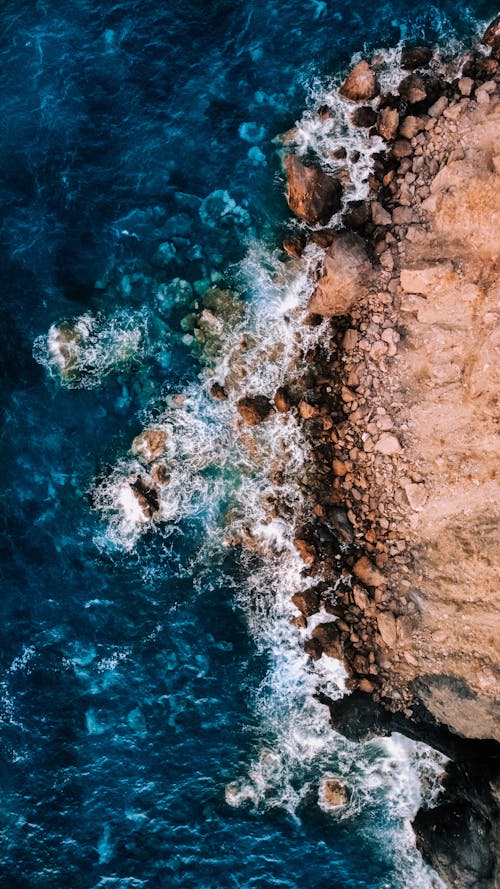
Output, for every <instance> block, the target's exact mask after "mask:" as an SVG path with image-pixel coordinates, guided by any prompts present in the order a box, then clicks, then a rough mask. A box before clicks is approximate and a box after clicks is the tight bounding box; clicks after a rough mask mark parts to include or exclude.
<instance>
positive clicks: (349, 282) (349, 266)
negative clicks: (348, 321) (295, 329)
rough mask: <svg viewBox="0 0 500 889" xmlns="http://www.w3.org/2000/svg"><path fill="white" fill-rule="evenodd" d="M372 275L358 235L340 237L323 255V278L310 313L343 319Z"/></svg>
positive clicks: (317, 288)
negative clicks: (340, 316) (336, 316)
mask: <svg viewBox="0 0 500 889" xmlns="http://www.w3.org/2000/svg"><path fill="white" fill-rule="evenodd" d="M371 271H372V266H371V263H370V261H369V259H368V255H367V253H366V249H365V245H364V243H363V241H362V239H361V238H360V237H359V235H356V234H353V233H352V232H347V233H345V234H341V235H339V237H338V238H336V240H335V241H334V242H333V244H332V245H331V247H329V249H328V250H327V252H326V253H325V258H324V265H323V275H322V277H321V278H320V280H319V281H318V286H317V287H316V290H315V291H314V293H313V295H312V297H311V299H310V302H309V307H308V308H309V311H310V312H313V313H314V314H317V315H327V316H332V315H345V314H346V313H347V312H348V311H349V309H351V308H352V307H353V306H354V304H355V303H356V301H357V299H358V297H359V294H360V292H362V290H363V289H364V288H366V284H367V280H368V279H369V278H370V275H371Z"/></svg>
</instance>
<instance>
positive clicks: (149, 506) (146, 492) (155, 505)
mask: <svg viewBox="0 0 500 889" xmlns="http://www.w3.org/2000/svg"><path fill="white" fill-rule="evenodd" d="M130 487H131V488H132V491H133V492H134V496H135V498H136V500H137V502H138V503H139V506H140V507H141V509H142V511H143V513H144V515H145V516H146V518H148V519H152V518H153V516H155V515H156V514H157V513H158V512H159V511H160V497H159V493H158V489H157V488H156V487H155V486H154V485H152V484H150V483H149V482H148V481H146V479H145V478H143V476H142V475H138V476H137V478H136V480H135V482H130Z"/></svg>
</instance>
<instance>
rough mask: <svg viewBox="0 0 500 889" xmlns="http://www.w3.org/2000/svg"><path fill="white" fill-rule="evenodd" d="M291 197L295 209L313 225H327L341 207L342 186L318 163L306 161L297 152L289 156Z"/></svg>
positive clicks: (291, 208)
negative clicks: (311, 163) (307, 162)
mask: <svg viewBox="0 0 500 889" xmlns="http://www.w3.org/2000/svg"><path fill="white" fill-rule="evenodd" d="M285 169H286V173H287V178H288V182H287V201H288V206H289V207H290V210H291V211H292V213H295V215H296V216H298V217H299V219H303V220H304V221H305V222H308V223H309V224H310V225H315V224H316V223H318V222H319V223H320V224H321V225H326V223H327V222H328V221H329V219H330V218H331V216H332V215H333V214H334V213H336V212H337V211H338V210H340V206H341V199H342V186H341V184H340V182H339V180H338V179H336V178H335V177H334V176H329V175H328V173H325V171H324V170H322V169H321V167H319V166H317V165H309V164H305V163H304V162H303V161H302V160H300V158H299V157H297V155H296V154H287V156H286V157H285Z"/></svg>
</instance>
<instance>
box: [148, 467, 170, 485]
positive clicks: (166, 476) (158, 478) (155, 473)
mask: <svg viewBox="0 0 500 889" xmlns="http://www.w3.org/2000/svg"><path fill="white" fill-rule="evenodd" d="M151 477H152V478H153V480H154V481H155V482H157V483H158V484H159V485H166V484H168V482H169V481H170V469H169V467H168V466H167V464H166V463H155V464H154V466H153V467H152V468H151Z"/></svg>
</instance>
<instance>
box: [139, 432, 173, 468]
mask: <svg viewBox="0 0 500 889" xmlns="http://www.w3.org/2000/svg"><path fill="white" fill-rule="evenodd" d="M167 440H168V432H167V430H166V429H161V428H156V429H155V428H150V429H145V430H144V432H141V434H140V435H136V437H135V438H134V440H133V442H132V447H131V449H130V450H131V451H132V453H133V454H134V455H135V456H136V457H139V458H140V459H141V460H143V461H144V462H145V463H151V461H152V460H155V459H156V457H160V456H161V455H162V454H164V453H165V448H166V445H167Z"/></svg>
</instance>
